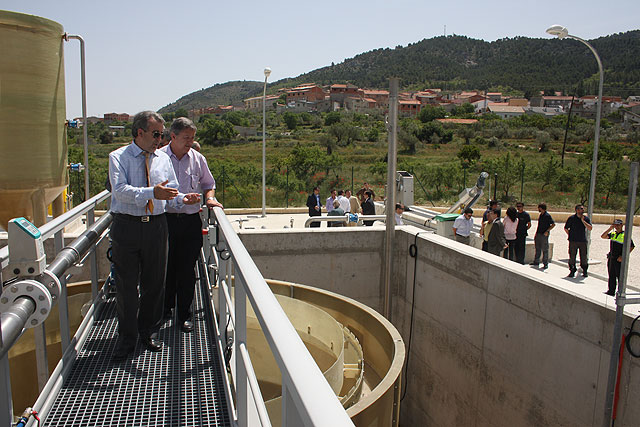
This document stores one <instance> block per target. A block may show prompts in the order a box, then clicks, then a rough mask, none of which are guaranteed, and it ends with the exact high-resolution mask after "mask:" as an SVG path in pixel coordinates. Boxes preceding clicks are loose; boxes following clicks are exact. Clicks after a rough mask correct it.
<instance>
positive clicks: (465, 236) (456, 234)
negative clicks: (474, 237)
mask: <svg viewBox="0 0 640 427" xmlns="http://www.w3.org/2000/svg"><path fill="white" fill-rule="evenodd" d="M456 236H460V237H469V236H471V235H469V236H463V235H462V234H458V233H456Z"/></svg>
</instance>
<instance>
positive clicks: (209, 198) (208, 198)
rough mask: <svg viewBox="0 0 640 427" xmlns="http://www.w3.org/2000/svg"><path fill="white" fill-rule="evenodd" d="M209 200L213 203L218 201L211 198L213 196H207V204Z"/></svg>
mask: <svg viewBox="0 0 640 427" xmlns="http://www.w3.org/2000/svg"><path fill="white" fill-rule="evenodd" d="M209 200H213V201H215V202H217V201H218V199H216V198H215V197H213V196H209V197H207V202H208V201H209Z"/></svg>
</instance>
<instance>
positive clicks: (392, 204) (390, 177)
mask: <svg viewBox="0 0 640 427" xmlns="http://www.w3.org/2000/svg"><path fill="white" fill-rule="evenodd" d="M388 130H389V151H388V156H387V200H386V208H387V210H386V214H387V224H386V225H387V227H386V232H385V238H384V260H385V262H384V267H383V270H384V273H383V277H384V313H383V314H384V317H386V318H387V320H389V321H391V266H392V265H393V264H392V263H393V236H394V234H395V228H396V221H395V213H396V159H397V151H398V150H397V145H396V141H397V137H398V78H396V77H392V78H391V79H389V129H388Z"/></svg>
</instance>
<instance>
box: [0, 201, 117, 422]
mask: <svg viewBox="0 0 640 427" xmlns="http://www.w3.org/2000/svg"><path fill="white" fill-rule="evenodd" d="M110 196H111V193H109V192H108V191H103V192H102V193H100V194H98V195H96V196H94V197H93V198H91V199H89V200H87V201H86V202H84V203H82V204H80V205H78V206H77V207H75V208H74V209H72V210H70V211H69V212H66V213H65V214H63V215H61V216H59V217H57V218H55V219H53V220H51V221H50V222H48V223H47V224H45V225H43V226H42V227H40V228H39V230H40V233H41V236H42V240H43V241H44V240H47V239H49V238H53V239H54V254H53V255H54V256H55V259H54V260H53V261H52V263H51V264H49V266H48V267H47V269H46V270H45V271H44V273H43V274H42V275H41V276H38V277H33V278H31V277H30V278H17V279H16V280H14V281H12V282H11V283H9V284H8V287H11V288H12V289H11V290H10V292H13V291H15V292H17V293H19V292H20V290H21V289H23V288H24V289H27V288H28V286H35V287H39V288H40V289H41V290H42V292H41V294H40V295H39V296H40V297H41V298H36V300H37V301H36V300H34V299H33V298H32V297H31V296H26V295H25V296H21V297H18V298H16V299H15V301H14V303H13V305H12V306H11V308H10V309H9V310H7V311H6V312H3V313H2V317H1V321H0V425H7V426H8V425H11V424H12V422H13V402H12V396H11V377H10V370H9V359H8V351H9V350H10V349H11V347H12V346H13V345H14V344H15V342H16V340H17V339H18V338H19V337H20V336H22V334H23V333H24V331H25V328H26V327H32V326H33V327H34V340H35V356H36V369H37V377H38V387H39V390H40V392H41V397H42V396H43V395H46V394H48V393H45V390H46V389H47V388H48V387H49V383H51V381H50V380H49V369H48V361H47V340H46V331H45V326H44V318H46V315H43V316H40V317H41V318H42V319H40V320H37V321H36V320H35V319H32V321H31V322H32V323H31V324H27V320H28V319H29V318H30V317H31V316H32V315H33V314H34V313H35V312H36V311H38V310H39V304H40V303H41V301H43V300H47V299H50V300H51V301H52V303H53V304H55V303H58V304H59V307H58V308H59V310H58V311H59V318H60V335H61V346H62V352H63V353H65V350H67V349H68V348H69V347H70V346H72V345H73V344H75V343H73V342H72V341H71V338H70V326H69V315H68V306H67V292H66V281H67V278H68V276H67V277H65V276H64V274H65V272H66V270H67V269H68V268H70V267H71V266H73V265H76V264H78V263H79V262H81V261H83V260H84V259H86V258H87V257H88V258H89V259H90V261H91V262H90V268H91V283H92V285H91V288H92V294H93V297H94V299H95V297H96V296H97V295H98V271H97V258H96V256H95V249H96V246H97V244H99V242H100V240H101V239H102V238H103V237H104V235H105V234H106V230H107V229H108V227H109V225H110V223H111V215H110V214H108V213H107V214H105V215H104V216H103V217H102V218H101V219H100V220H99V221H98V222H95V209H96V207H97V206H98V205H99V204H100V203H102V202H103V201H105V200H106V199H108V198H109V197H110ZM85 214H86V224H87V230H86V231H85V232H84V233H82V234H81V236H80V237H79V238H78V239H76V240H75V241H74V242H73V243H72V244H70V245H69V246H68V247H66V248H65V247H64V238H63V231H64V227H66V226H67V225H69V224H71V223H72V222H73V221H75V220H77V219H78V218H80V217H82V216H83V215H85ZM9 255H10V248H9V247H8V246H5V247H3V248H1V249H0V266H1V268H5V267H6V266H7V265H8V264H9ZM4 285H5V282H4V280H3V278H2V272H1V270H0V296H1V295H2V293H3V286H4ZM23 285H24V286H23ZM4 292H7V291H6V290H5V291H4ZM47 292H48V294H47ZM49 312H50V311H49ZM47 315H48V313H47ZM85 320H86V319H85ZM83 323H84V322H83ZM60 364H62V361H61V363H60ZM60 364H59V365H60ZM56 369H57V368H56ZM53 375H55V371H54V374H53Z"/></svg>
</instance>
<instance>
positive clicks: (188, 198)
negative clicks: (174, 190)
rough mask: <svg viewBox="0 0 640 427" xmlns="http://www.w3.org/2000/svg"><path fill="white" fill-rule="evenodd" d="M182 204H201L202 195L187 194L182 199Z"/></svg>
mask: <svg viewBox="0 0 640 427" xmlns="http://www.w3.org/2000/svg"><path fill="white" fill-rule="evenodd" d="M182 202H183V203H184V204H185V205H195V204H196V203H198V202H200V194H198V193H187V194H185V195H184V198H183V199H182Z"/></svg>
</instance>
